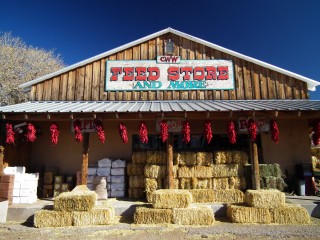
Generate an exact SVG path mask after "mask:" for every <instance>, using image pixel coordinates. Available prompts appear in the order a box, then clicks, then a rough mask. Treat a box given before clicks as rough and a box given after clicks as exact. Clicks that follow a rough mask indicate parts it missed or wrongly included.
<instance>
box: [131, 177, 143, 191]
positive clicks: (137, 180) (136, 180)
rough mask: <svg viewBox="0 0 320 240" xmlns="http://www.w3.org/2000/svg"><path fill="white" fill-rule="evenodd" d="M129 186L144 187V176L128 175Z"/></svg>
mask: <svg viewBox="0 0 320 240" xmlns="http://www.w3.org/2000/svg"><path fill="white" fill-rule="evenodd" d="M129 187H130V188H144V176H129Z"/></svg>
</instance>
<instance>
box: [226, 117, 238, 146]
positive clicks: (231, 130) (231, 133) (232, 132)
mask: <svg viewBox="0 0 320 240" xmlns="http://www.w3.org/2000/svg"><path fill="white" fill-rule="evenodd" d="M227 134H228V137H229V142H230V143H231V144H235V143H236V142H237V132H236V129H235V125H234V122H233V121H229V122H228V127H227Z"/></svg>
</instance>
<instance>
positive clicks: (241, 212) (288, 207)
mask: <svg viewBox="0 0 320 240" xmlns="http://www.w3.org/2000/svg"><path fill="white" fill-rule="evenodd" d="M227 216H228V218H229V219H230V220H231V221H232V222H235V223H266V224H269V223H278V224H308V223H310V217H309V214H308V212H307V210H306V209H304V208H303V207H301V206H299V205H294V204H286V203H285V194H284V193H282V192H280V191H279V190H247V192H246V194H245V204H243V205H229V206H228V207H227Z"/></svg>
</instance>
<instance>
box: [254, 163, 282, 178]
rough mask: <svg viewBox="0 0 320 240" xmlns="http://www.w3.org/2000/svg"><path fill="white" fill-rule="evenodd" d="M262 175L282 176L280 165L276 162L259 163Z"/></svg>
mask: <svg viewBox="0 0 320 240" xmlns="http://www.w3.org/2000/svg"><path fill="white" fill-rule="evenodd" d="M259 171H260V177H281V176H282V172H281V169H280V165H279V164H277V163H274V164H259Z"/></svg>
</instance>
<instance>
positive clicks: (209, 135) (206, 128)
mask: <svg viewBox="0 0 320 240" xmlns="http://www.w3.org/2000/svg"><path fill="white" fill-rule="evenodd" d="M203 125H204V133H203V135H204V137H205V139H206V140H207V143H208V144H209V143H210V142H211V139H212V128H211V122H210V121H209V120H207V121H205V122H204V123H203Z"/></svg>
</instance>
